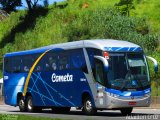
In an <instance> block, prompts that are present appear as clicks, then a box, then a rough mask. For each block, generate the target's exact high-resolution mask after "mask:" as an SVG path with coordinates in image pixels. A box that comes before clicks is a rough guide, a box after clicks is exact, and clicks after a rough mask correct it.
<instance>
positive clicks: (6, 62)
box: [4, 58, 12, 73]
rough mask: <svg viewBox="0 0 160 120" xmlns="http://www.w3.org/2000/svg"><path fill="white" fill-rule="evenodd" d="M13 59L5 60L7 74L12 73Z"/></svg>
mask: <svg viewBox="0 0 160 120" xmlns="http://www.w3.org/2000/svg"><path fill="white" fill-rule="evenodd" d="M11 65H12V63H11V58H4V71H5V72H9V73H10V72H12V67H11Z"/></svg>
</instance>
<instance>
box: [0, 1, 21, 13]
mask: <svg viewBox="0 0 160 120" xmlns="http://www.w3.org/2000/svg"><path fill="white" fill-rule="evenodd" d="M0 4H1V5H2V9H3V10H5V11H7V12H11V11H15V10H16V7H17V6H21V4H22V3H21V0H1V1H0Z"/></svg>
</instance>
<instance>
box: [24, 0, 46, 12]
mask: <svg viewBox="0 0 160 120" xmlns="http://www.w3.org/2000/svg"><path fill="white" fill-rule="evenodd" d="M39 1H43V3H44V5H45V6H47V5H48V0H26V3H27V5H28V10H29V11H32V10H33V9H35V8H36V7H37V5H38V2H39Z"/></svg>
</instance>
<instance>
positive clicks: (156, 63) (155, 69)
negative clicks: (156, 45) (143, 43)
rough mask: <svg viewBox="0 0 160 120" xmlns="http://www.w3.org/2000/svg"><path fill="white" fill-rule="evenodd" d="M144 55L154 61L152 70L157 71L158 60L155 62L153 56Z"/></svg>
mask: <svg viewBox="0 0 160 120" xmlns="http://www.w3.org/2000/svg"><path fill="white" fill-rule="evenodd" d="M146 57H147V58H148V59H149V60H151V61H152V62H153V63H154V71H155V73H157V72H158V62H157V60H156V59H154V58H153V57H150V56H146Z"/></svg>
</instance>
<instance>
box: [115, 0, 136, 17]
mask: <svg viewBox="0 0 160 120" xmlns="http://www.w3.org/2000/svg"><path fill="white" fill-rule="evenodd" d="M115 6H117V7H118V8H119V9H120V10H121V12H122V14H125V15H128V16H130V10H131V9H135V7H134V4H133V0H120V1H119V2H118V3H116V4H115Z"/></svg>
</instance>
